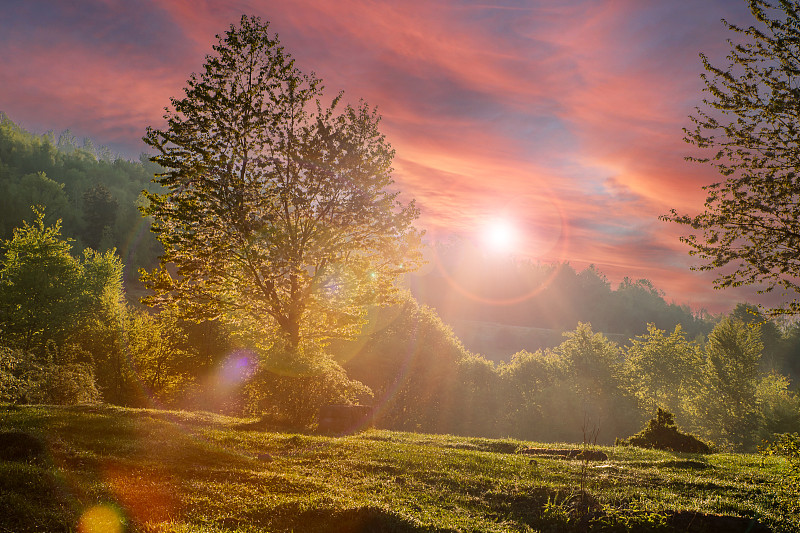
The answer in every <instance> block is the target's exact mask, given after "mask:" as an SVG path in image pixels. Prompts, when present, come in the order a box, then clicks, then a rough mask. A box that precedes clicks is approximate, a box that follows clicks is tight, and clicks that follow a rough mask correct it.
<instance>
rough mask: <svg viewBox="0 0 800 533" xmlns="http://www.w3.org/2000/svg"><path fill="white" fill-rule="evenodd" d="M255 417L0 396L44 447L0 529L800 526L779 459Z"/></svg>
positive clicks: (18, 485)
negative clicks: (300, 429) (318, 425)
mask: <svg viewBox="0 0 800 533" xmlns="http://www.w3.org/2000/svg"><path fill="white" fill-rule="evenodd" d="M253 427H254V425H253V424H252V421H250V420H242V419H237V418H229V417H223V416H216V415H210V414H206V413H187V412H175V411H156V410H142V409H122V408H114V407H72V408H62V407H50V406H26V407H14V406H2V405H0V431H5V432H8V431H12V430H13V431H23V432H25V433H27V434H30V435H33V436H34V437H36V438H37V439H39V441H40V442H42V443H43V444H44V447H43V448H42V449H43V450H44V451H43V452H41V453H39V454H38V455H37V456H36V457H34V458H29V459H27V460H25V461H20V460H2V459H0V532H3V533H6V532H15V533H19V532H27V531H31V532H32V531H47V532H56V531H81V533H85V532H92V533H93V532H95V531H103V532H106V531H148V532H149V531H153V532H181V533H189V532H201V531H202V532H255V531H344V532H350V531H352V532H356V531H358V532H362V531H389V532H392V531H395V532H416V531H432V532H444V531H542V532H545V531H665V532H666V531H735V530H734V529H730V527H732V526H724V527H723V528H722V529H720V527H722V526H720V524H721V522H719V520H717V519H714V520H715V521H714V520H712V519H710V518H708V517H707V516H706V515H726V516H731V517H746V518H755V519H757V520H758V522H759V523H760V524H762V525H764V526H766V527H768V528H769V529H771V530H772V531H775V532H789V531H799V530H800V508H798V507H799V506H798V495H797V494H791V493H788V492H787V489H786V488H785V486H784V483H783V481H784V477H783V476H784V473H785V470H786V468H787V464H786V462H785V460H784V459H782V458H780V457H761V456H759V455H749V454H712V455H704V456H699V455H690V454H678V453H668V452H661V451H655V450H643V449H638V448H629V447H616V448H614V447H600V449H601V450H603V451H605V452H606V454H607V455H608V457H609V459H608V461H604V462H602V463H592V464H588V463H583V462H581V461H580V460H569V459H559V458H553V457H545V456H540V457H535V458H532V457H531V456H529V455H523V454H517V453H515V452H516V451H517V450H518V449H520V448H522V447H529V446H535V447H558V448H563V447H565V446H569V445H565V444H563V443H562V444H540V443H529V442H520V441H515V440H510V439H504V440H491V439H480V438H467V437H455V436H446V435H422V434H412V433H398V432H390V431H381V430H368V431H365V432H363V433H359V434H356V435H352V436H346V437H324V436H316V435H310V434H291V433H279V432H265V431H261V430H254V429H252V428H253ZM0 452H1V450H0ZM0 457H1V455H0ZM582 476H584V479H583V480H581V477H582ZM581 481H583V483H584V485H585V486H586V487H587V490H586V493H581V492H580V490H579V487H580V486H581ZM696 513H701V514H696ZM687 517H688V518H687ZM120 523H124V526H125V527H124V528H121V527H119V524H120ZM689 523H693V524H694V526H692V527H701V529H688V527H689V526H686V525H685V524H689ZM742 523H749V521H748V520H744V521H743V522H742ZM723 525H724V524H723ZM115 528H116V529H115ZM714 528H717V529H714ZM745 529H746V528H745ZM745 529H742V531H743V532H744V531H745ZM751 531H753V532H755V531H757V530H756V529H752V530H751ZM762 531H763V529H762Z"/></svg>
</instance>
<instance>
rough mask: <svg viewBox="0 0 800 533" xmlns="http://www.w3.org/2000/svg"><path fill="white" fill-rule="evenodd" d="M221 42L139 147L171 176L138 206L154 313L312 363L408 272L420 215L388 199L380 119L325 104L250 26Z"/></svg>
mask: <svg viewBox="0 0 800 533" xmlns="http://www.w3.org/2000/svg"><path fill="white" fill-rule="evenodd" d="M218 38H219V42H218V44H216V45H214V46H213V49H214V52H215V54H213V55H210V56H208V57H207V59H206V63H205V65H204V67H203V71H202V72H201V73H200V74H193V75H192V76H191V77H190V78H189V80H188V81H187V86H186V89H185V93H186V96H185V97H184V98H180V99H177V98H173V99H172V110H170V109H167V113H166V115H165V118H166V120H167V128H166V129H164V130H159V129H155V128H149V129H148V131H147V135H146V136H145V138H144V140H145V142H146V143H147V144H148V145H150V146H152V147H153V148H155V149H156V150H157V151H158V154H157V155H155V156H154V157H153V158H152V161H154V162H156V163H158V164H159V165H161V166H162V167H164V168H165V169H166V171H165V172H164V173H163V174H160V175H159V177H158V178H157V180H156V181H157V182H158V183H159V184H160V185H161V186H163V187H164V190H165V191H166V192H164V193H163V194H159V193H150V194H148V199H149V205H147V206H146V207H145V208H144V213H145V214H147V215H149V216H151V217H152V220H153V231H154V232H156V234H157V235H158V238H159V240H160V241H161V243H162V244H163V246H164V255H163V256H162V260H161V262H162V266H161V268H159V269H157V270H155V271H153V272H151V273H149V274H146V276H145V279H146V282H147V284H148V285H149V287H150V288H151V289H153V290H154V296H153V297H152V298H151V299H150V302H151V303H154V304H159V303H171V304H175V305H178V306H179V307H180V308H181V309H182V310H183V312H184V313H186V314H187V316H193V317H196V318H210V317H220V318H222V319H225V320H227V321H228V322H230V323H234V324H237V325H238V326H241V327H240V330H249V331H252V332H253V333H254V335H253V338H252V339H251V341H252V342H254V343H256V344H258V343H261V348H263V349H264V350H266V351H269V350H272V349H273V348H275V347H278V348H281V349H280V350H278V351H279V352H285V353H293V354H295V355H297V354H298V353H300V351H302V350H305V349H313V350H314V351H316V350H318V349H319V347H321V346H324V344H325V343H326V342H327V341H328V340H329V339H331V338H337V337H349V336H352V335H354V334H356V333H357V332H358V330H359V328H360V325H361V324H362V322H363V319H364V312H365V311H364V310H365V306H367V305H369V304H376V303H382V302H385V301H388V300H389V299H391V295H392V294H393V292H394V290H395V289H394V285H393V284H394V281H395V279H396V278H397V276H399V275H401V274H403V273H405V272H408V271H410V270H412V269H413V268H415V266H416V264H417V262H418V255H419V254H418V251H417V247H418V245H419V241H420V233H419V232H418V231H417V230H416V229H415V228H414V226H413V225H412V223H413V221H414V220H415V219H416V217H417V216H418V210H417V208H416V207H415V205H414V203H413V201H412V202H410V203H408V204H402V203H401V202H400V201H399V200H398V199H397V196H398V192H397V191H392V190H390V189H391V187H392V185H393V180H392V178H391V171H392V168H391V163H392V158H393V156H394V151H393V150H392V148H391V146H390V145H389V144H388V142H387V141H386V139H385V137H384V136H383V135H382V134H381V133H380V132H379V131H378V122H379V116H378V115H377V113H376V111H375V110H373V109H371V108H369V107H368V106H367V105H366V104H364V103H363V102H362V103H361V104H359V105H358V106H356V107H353V106H350V105H347V106H344V107H343V108H341V109H340V107H341V105H340V100H341V94H340V95H338V96H337V97H335V98H333V99H332V101H331V102H330V103H329V104H325V103H324V102H323V93H322V84H321V81H320V80H319V79H318V78H316V77H315V76H314V75H313V74H304V73H302V72H301V71H300V70H299V69H298V68H297V67H295V65H294V61H293V59H292V58H291V57H290V56H289V55H288V54H287V53H286V52H285V51H284V50H283V48H282V47H281V46H280V43H279V42H278V39H277V37H273V36H271V35H270V34H269V32H268V23H262V22H261V20H260V19H258V18H256V17H252V18H249V17H246V16H243V17H242V19H241V22H240V24H239V26H235V25H231V27H230V29H229V30H228V31H227V32H226V33H225V34H224V35H221V36H218ZM170 264H172V265H175V267H176V268H175V270H174V271H170V269H169V268H168V267H167V265H170ZM284 348H285V349H284ZM293 357H294V356H293Z"/></svg>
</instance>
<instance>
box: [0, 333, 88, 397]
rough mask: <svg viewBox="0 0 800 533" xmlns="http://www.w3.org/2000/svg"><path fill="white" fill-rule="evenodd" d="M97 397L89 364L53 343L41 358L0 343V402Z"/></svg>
mask: <svg viewBox="0 0 800 533" xmlns="http://www.w3.org/2000/svg"><path fill="white" fill-rule="evenodd" d="M99 400H100V392H99V391H98V389H97V386H96V384H95V379H94V373H93V371H92V368H91V366H90V365H87V364H86V363H78V362H76V361H75V357H74V354H73V353H70V352H69V351H67V353H66V354H64V353H60V354H59V353H58V351H57V350H56V349H55V348H54V347H53V348H51V352H50V354H49V358H48V360H46V361H45V362H42V361H41V360H39V359H38V358H37V357H35V356H33V355H32V354H30V353H26V352H23V351H20V350H14V349H11V348H7V347H0V402H8V403H45V404H55V405H70V404H77V403H95V402H98V401H99Z"/></svg>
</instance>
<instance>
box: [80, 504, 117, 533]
mask: <svg viewBox="0 0 800 533" xmlns="http://www.w3.org/2000/svg"><path fill="white" fill-rule="evenodd" d="M123 531H125V521H124V518H123V517H122V513H121V512H120V511H119V510H118V509H117V508H116V507H114V506H113V505H107V504H106V505H95V506H94V507H90V508H89V509H87V510H86V512H85V513H83V515H82V516H81V519H80V520H79V521H78V533H122V532H123Z"/></svg>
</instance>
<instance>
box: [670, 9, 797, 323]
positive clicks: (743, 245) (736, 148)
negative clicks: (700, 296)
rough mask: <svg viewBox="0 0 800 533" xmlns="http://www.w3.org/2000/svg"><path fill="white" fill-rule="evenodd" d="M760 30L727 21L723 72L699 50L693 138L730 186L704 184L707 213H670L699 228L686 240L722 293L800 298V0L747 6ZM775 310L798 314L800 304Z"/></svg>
mask: <svg viewBox="0 0 800 533" xmlns="http://www.w3.org/2000/svg"><path fill="white" fill-rule="evenodd" d="M747 3H748V5H749V7H750V10H751V12H752V14H753V16H754V17H755V19H756V24H755V25H752V26H748V27H742V26H737V25H735V24H731V23H729V22H727V21H723V22H724V24H725V25H726V26H727V28H728V29H729V30H731V31H732V32H734V33H735V34H736V35H737V39H736V42H734V41H731V51H730V53H729V54H728V56H727V59H728V64H727V65H726V66H725V67H717V66H714V65H712V63H711V61H710V60H709V58H708V57H707V56H705V55H703V54H701V58H702V61H703V65H704V67H705V70H706V71H707V72H706V73H705V74H703V75H702V78H703V81H704V83H705V91H706V92H707V93H708V94H709V96H708V97H707V98H705V99H704V100H703V105H702V106H701V107H698V108H697V111H696V113H695V114H694V116H692V117H691V119H692V121H693V123H694V125H693V126H692V127H691V128H687V129H685V130H684V131H685V132H686V141H687V142H689V143H692V144H694V145H696V146H697V147H698V148H700V149H703V150H704V151H706V152H707V153H708V154H709V155H708V157H692V158H689V159H693V160H695V161H699V162H701V163H706V164H709V165H712V166H713V167H715V168H716V169H717V170H718V171H719V172H720V173H721V174H722V175H723V176H724V177H725V180H724V181H721V182H718V183H713V184H711V185H708V186H706V187H704V189H705V190H706V192H707V194H708V197H707V199H706V202H705V210H704V211H703V212H702V213H700V214H698V215H696V216H690V215H685V214H678V213H677V212H676V211H675V210H673V211H672V212H671V214H670V215H667V216H665V217H663V218H664V219H666V220H670V221H673V222H678V223H680V224H685V225H688V226H690V227H691V228H692V230H694V231H697V233H693V234H691V235H688V236H685V237H682V238H681V240H682V241H684V242H686V243H687V244H688V245H689V246H690V247H691V251H690V253H691V254H693V255H697V256H698V257H699V258H700V259H702V260H703V261H704V263H703V264H701V265H700V266H698V267H696V268H698V269H699V270H714V271H716V274H717V277H716V279H715V281H714V283H715V287H717V288H724V287H729V286H734V287H735V286H740V285H751V284H752V285H756V286H758V287H759V290H760V292H769V291H772V290H774V289H776V288H783V289H785V290H786V291H787V292H788V293H789V294H797V293H800V176H799V175H798V173H800V142H799V141H800V138H799V137H798V134H800V2H798V1H794V0H792V1H787V0H779V1H777V2H776V1H763V0H747ZM773 312H775V313H779V312H788V313H794V314H797V313H800V301H798V300H797V299H794V300H792V301H790V302H787V303H786V304H784V305H782V306H780V308H778V309H775V310H773Z"/></svg>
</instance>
